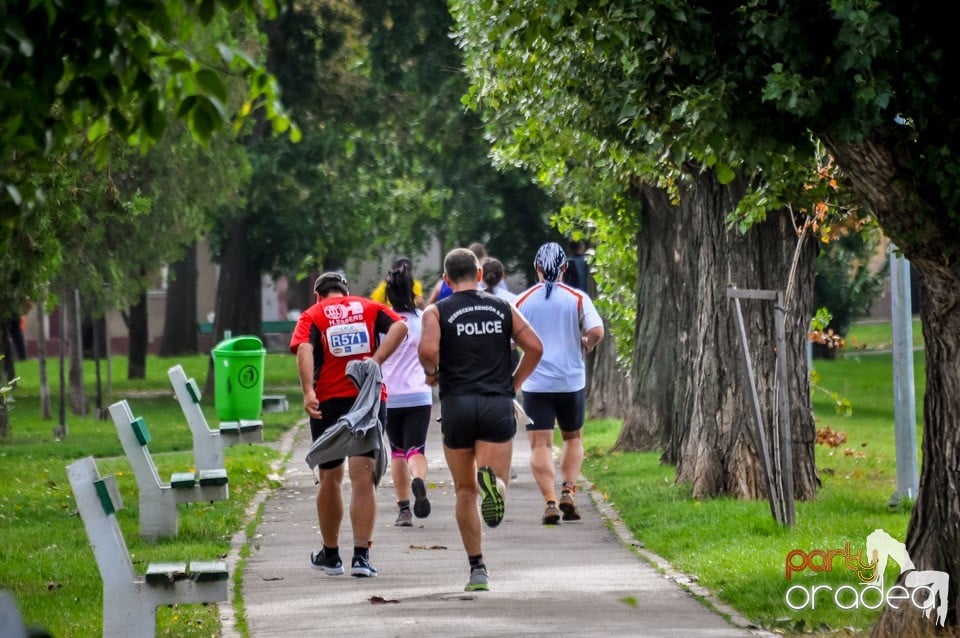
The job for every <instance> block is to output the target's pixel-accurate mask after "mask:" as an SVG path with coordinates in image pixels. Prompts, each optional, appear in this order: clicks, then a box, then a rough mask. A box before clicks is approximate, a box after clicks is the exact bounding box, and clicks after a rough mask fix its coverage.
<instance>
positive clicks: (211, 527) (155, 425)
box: [0, 355, 302, 638]
mask: <svg viewBox="0 0 960 638" xmlns="http://www.w3.org/2000/svg"><path fill="white" fill-rule="evenodd" d="M50 363H51V364H53V365H51V366H50V367H49V368H48V375H49V377H50V378H51V379H53V380H56V379H57V378H58V375H57V374H54V373H55V371H56V367H55V364H56V363H57V362H56V361H55V360H54V361H52V362H50ZM177 363H179V364H181V365H183V367H184V370H185V371H186V374H187V376H188V377H194V378H195V379H196V380H197V382H198V383H199V384H200V386H201V388H202V387H203V385H204V380H205V378H206V372H207V366H208V358H207V357H205V356H197V357H180V358H176V359H161V358H157V357H150V358H149V359H148V364H147V365H148V368H147V370H148V375H147V376H148V378H147V379H146V380H142V381H127V380H126V359H125V358H122V357H116V358H115V359H114V360H113V367H112V370H111V372H112V376H113V390H114V395H113V397H112V400H113V401H117V400H120V399H124V398H126V399H127V400H128V401H129V403H130V407H131V409H132V410H133V412H134V414H135V415H136V416H142V417H144V419H145V420H146V422H147V424H148V427H149V429H150V433H151V435H152V437H153V440H152V441H151V443H150V451H151V454H152V455H153V457H154V461H155V463H156V464H157V467H158V471H159V473H160V475H161V476H169V475H170V474H171V473H172V472H175V471H186V470H190V469H193V468H192V466H193V453H192V445H193V440H192V436H191V433H190V429H189V427H188V425H187V423H186V419H185V417H184V416H183V414H182V412H181V410H180V407H179V404H178V403H177V401H176V398H175V397H174V395H173V389H172V387H171V386H170V382H169V379H168V377H167V369H168V368H169V367H170V366H172V365H175V364H177ZM85 369H86V374H85V379H86V381H87V384H86V385H87V389H88V392H89V393H90V397H91V399H92V398H93V396H94V388H93V379H94V374H93V364H92V362H89V361H87V362H85ZM17 374H18V376H20V377H21V381H20V383H19V384H18V385H17V388H16V390H15V392H14V398H15V403H14V404H13V407H12V410H11V412H10V417H11V423H10V429H11V436H10V438H9V439H8V440H6V441H4V442H0V475H2V476H4V477H6V478H5V479H4V480H3V481H0V589H6V590H11V591H12V592H13V595H14V597H15V598H16V600H17V604H18V606H19V608H20V612H21V614H22V615H23V617H24V619H25V620H26V622H27V623H29V624H36V625H40V626H43V627H44V628H46V629H47V630H48V631H50V632H51V633H52V634H53V635H55V636H58V637H59V638H67V637H71V636H77V637H81V636H82V637H85V636H92V635H99V634H100V633H101V631H102V630H101V626H102V625H101V623H102V618H101V609H102V585H101V580H100V575H99V572H98V570H97V566H96V562H95V561H94V557H93V551H92V550H91V548H90V543H89V540H88V539H87V537H86V533H85V532H84V529H83V524H82V522H81V520H80V518H79V517H78V516H77V514H76V505H75V503H74V499H73V492H72V490H71V489H70V484H69V481H68V480H67V477H66V470H65V467H66V465H68V464H69V463H70V462H71V461H72V460H74V459H77V458H80V457H84V456H93V457H95V458H96V460H97V465H98V468H99V470H100V473H101V475H107V474H111V473H113V474H115V475H116V476H117V482H118V484H119V486H120V489H121V494H122V496H123V500H124V504H125V506H126V507H125V509H124V510H122V511H121V512H120V513H119V516H118V521H119V522H120V526H121V529H122V530H123V535H124V538H125V539H126V542H127V546H128V547H129V550H130V553H131V555H132V559H133V561H134V566H135V567H136V568H137V569H138V570H140V571H142V570H143V569H144V567H145V566H146V564H147V563H149V562H163V561H165V560H186V559H196V560H215V559H217V558H219V557H222V556H225V555H226V554H227V552H228V551H229V549H230V538H231V537H232V535H233V534H234V533H236V532H237V531H238V530H240V529H241V527H242V526H243V524H244V514H245V510H246V508H247V506H248V504H249V503H250V501H251V499H252V498H253V496H254V495H255V494H256V493H257V492H258V491H259V490H261V489H263V488H265V487H268V486H270V485H272V484H273V482H272V480H271V479H270V478H269V473H270V466H271V463H272V462H273V461H275V460H276V459H277V457H278V455H279V453H278V452H277V451H275V450H274V449H272V448H271V447H270V446H267V445H263V446H260V445H243V446H234V447H228V448H226V449H225V451H224V456H225V465H226V469H227V472H228V475H229V477H230V484H229V485H230V499H229V500H228V501H218V502H214V503H193V504H189V505H181V506H179V508H178V509H179V512H178V513H179V528H180V529H179V534H178V536H177V538H175V539H167V540H162V541H158V542H148V541H144V540H141V539H140V536H139V528H138V525H137V498H138V497H137V489H136V482H135V480H134V477H133V474H132V471H131V469H130V466H129V463H128V462H127V460H126V458H125V457H124V456H123V449H122V447H121V445H120V441H119V439H118V437H117V432H116V429H115V427H114V425H113V422H112V421H100V420H97V419H96V418H94V417H93V416H86V417H77V416H73V415H70V414H69V408H68V417H67V426H68V433H67V436H66V438H64V439H63V440H59V441H58V440H57V439H55V438H54V436H53V432H52V430H53V427H54V425H55V424H56V423H57V422H58V421H57V406H58V399H59V390H58V388H57V387H56V386H53V387H51V391H52V392H53V397H52V403H53V406H52V408H53V414H54V418H53V420H49V421H44V420H41V419H40V416H39V415H40V400H39V382H38V373H37V363H36V361H35V360H34V361H26V362H17ZM101 374H102V375H103V378H104V379H105V377H106V371H105V370H103V371H102V372H101ZM264 377H265V380H266V384H265V385H266V390H265V391H267V392H270V393H272V394H281V393H282V394H286V395H287V396H288V401H289V402H290V406H291V409H290V410H289V411H288V412H286V413H269V414H264V415H262V420H263V422H264V439H265V441H266V442H271V441H276V440H277V439H279V437H280V436H281V435H282V434H283V432H285V431H286V430H287V429H289V428H290V427H291V426H292V425H294V423H295V422H296V420H297V419H298V418H299V417H300V414H301V413H302V411H301V410H298V409H297V407H298V406H299V405H300V404H301V396H300V392H299V390H298V387H297V376H296V359H295V357H292V356H289V355H286V356H284V355H267V360H266V364H265V370H264ZM108 403H109V400H105V401H104V406H105V407H106V406H107V405H108ZM202 407H203V411H204V414H205V416H206V419H207V422H208V424H210V426H211V427H216V426H217V424H218V420H217V417H216V413H215V409H214V402H213V398H212V396H204V397H203V400H202ZM218 633H219V616H218V614H217V609H216V606H213V605H211V606H202V605H182V606H176V607H173V608H163V609H161V610H159V612H158V635H162V636H178V637H179V636H190V637H193V636H196V637H199V636H210V635H217V634H218Z"/></svg>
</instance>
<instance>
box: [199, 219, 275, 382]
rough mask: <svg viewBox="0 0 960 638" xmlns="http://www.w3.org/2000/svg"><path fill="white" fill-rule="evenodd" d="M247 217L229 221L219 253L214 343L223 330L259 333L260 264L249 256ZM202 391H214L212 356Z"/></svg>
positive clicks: (221, 336)
mask: <svg viewBox="0 0 960 638" xmlns="http://www.w3.org/2000/svg"><path fill="white" fill-rule="evenodd" d="M248 254H250V251H249V249H248V246H247V224H246V219H244V218H238V219H234V220H232V221H231V222H230V225H229V227H228V235H227V241H226V243H225V244H224V250H223V254H222V255H221V257H220V278H219V279H218V280H217V303H216V307H215V312H216V317H215V318H214V321H213V334H214V343H219V342H220V341H222V340H223V336H224V331H225V330H229V331H230V333H231V334H232V335H233V336H234V337H237V336H240V335H260V336H261V337H262V334H261V333H262V329H263V317H262V311H261V292H260V274H261V273H260V268H259V266H258V265H257V264H256V263H254V262H253V260H251V259H248V258H247V255H248ZM204 393H205V394H210V395H212V393H213V357H212V356H211V357H210V365H209V366H208V368H207V382H206V384H205V389H204Z"/></svg>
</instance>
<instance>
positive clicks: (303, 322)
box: [290, 272, 407, 577]
mask: <svg viewBox="0 0 960 638" xmlns="http://www.w3.org/2000/svg"><path fill="white" fill-rule="evenodd" d="M314 292H315V293H316V296H317V303H315V304H314V305H313V306H311V307H310V308H308V309H307V310H306V311H305V312H304V313H303V314H302V315H300V319H299V320H298V321H297V326H296V328H295V329H294V332H293V337H292V338H291V339H290V352H292V353H294V354H296V355H297V372H298V374H299V377H300V387H301V388H302V389H303V407H304V409H305V410H306V412H307V414H308V415H309V417H310V433H311V435H312V436H313V440H314V441H316V440H317V438H319V436H320V435H321V434H322V433H323V432H324V430H326V429H327V428H329V427H331V426H333V425H334V424H336V422H337V421H338V420H339V419H340V417H342V416H343V415H344V414H346V413H347V412H349V411H350V408H352V407H353V403H354V400H355V399H356V398H357V395H358V388H357V387H356V386H355V385H354V384H353V382H352V381H351V380H350V379H349V378H348V377H347V374H346V370H347V363H349V362H350V361H353V360H355V359H366V358H368V357H369V358H371V359H373V360H374V361H376V362H377V364H378V365H382V364H383V361H384V360H385V359H386V358H387V357H389V356H390V355H391V354H393V352H394V350H396V349H397V347H398V346H399V345H400V343H401V342H402V341H403V339H404V337H406V334H407V325H406V323H404V322H403V320H402V319H401V318H400V315H398V314H397V313H395V312H394V311H393V310H391V309H390V308H389V307H388V306H385V305H383V304H380V303H377V302H375V301H371V300H369V299H365V298H363V297H356V296H353V295H350V291H349V289H348V288H347V280H346V279H345V278H344V277H343V275H341V274H340V273H336V272H328V273H324V274H322V275H320V277H318V278H317V281H316V284H315V285H314ZM380 335H384V337H383V339H382V341H381V340H380ZM381 398H382V399H384V401H383V402H382V403H381V406H380V409H381V414H380V421H381V423H386V388H385V387H384V388H383V396H382V397H381ZM372 457H373V453H372V452H371V453H370V455H369V456H353V457H350V461H349V464H348V465H349V471H350V483H351V485H352V489H351V499H350V522H351V524H352V527H353V560H352V561H351V569H350V573H351V574H352V575H353V576H360V577H365V576H376V575H377V570H376V569H375V568H374V566H373V565H372V564H371V562H370V551H369V548H370V544H371V542H372V537H373V527H374V522H375V520H376V514H377V501H376V492H375V486H374V482H373V471H374V465H373V458H372ZM343 475H344V469H343V459H338V460H334V461H330V462H327V463H322V464H321V465H320V487H319V489H318V490H317V518H318V519H319V521H320V535H321V536H322V538H323V548H322V549H321V550H320V551H317V552H313V553H312V554H311V555H310V564H311V565H312V566H313V567H314V568H315V569H320V570H323V572H324V573H325V574H327V575H330V576H335V575H339V574H342V573H343V561H342V560H341V559H340V547H339V537H340V522H341V520H342V519H343V495H342V493H341V488H342V485H343Z"/></svg>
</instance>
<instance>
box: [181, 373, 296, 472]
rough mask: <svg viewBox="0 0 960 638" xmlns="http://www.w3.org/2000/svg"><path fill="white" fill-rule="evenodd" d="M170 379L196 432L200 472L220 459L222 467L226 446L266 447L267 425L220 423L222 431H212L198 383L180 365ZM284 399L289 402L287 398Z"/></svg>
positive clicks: (194, 448) (254, 420)
mask: <svg viewBox="0 0 960 638" xmlns="http://www.w3.org/2000/svg"><path fill="white" fill-rule="evenodd" d="M167 376H168V377H170V383H171V384H172V385H173V391H174V393H175V394H176V395H177V401H178V402H179V403H180V409H181V410H182V411H183V414H184V416H185V417H187V423H189V424H190V431H191V432H193V454H194V458H195V460H196V464H197V469H198V470H199V469H200V468H201V466H206V464H208V463H210V464H215V463H216V459H219V461H220V465H221V467H222V466H223V448H224V446H227V447H229V446H231V445H239V444H241V443H263V421H261V420H259V419H249V420H248V419H242V420H240V421H224V422H221V423H220V429H219V430H211V429H210V427H209V426H208V425H207V419H206V417H205V416H203V410H202V409H200V386H198V385H197V382H196V381H195V380H194V379H193V378H189V379H188V378H187V375H186V373H185V372H184V371H183V367H182V366H180V365H175V366H173V367H172V368H170V369H169V370H167ZM271 396H272V395H271ZM283 398H284V400H286V397H283ZM201 455H202V456H203V458H201Z"/></svg>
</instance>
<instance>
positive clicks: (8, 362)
mask: <svg viewBox="0 0 960 638" xmlns="http://www.w3.org/2000/svg"><path fill="white" fill-rule="evenodd" d="M7 323H8V322H7V321H6V320H4V321H0V355H3V375H2V377H0V382H2V381H4V380H7V381H9V380H10V379H15V378H16V376H17V370H16V367H15V366H14V364H13V357H14V353H13V344H12V343H11V341H10V330H9V328H8V327H7Z"/></svg>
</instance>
